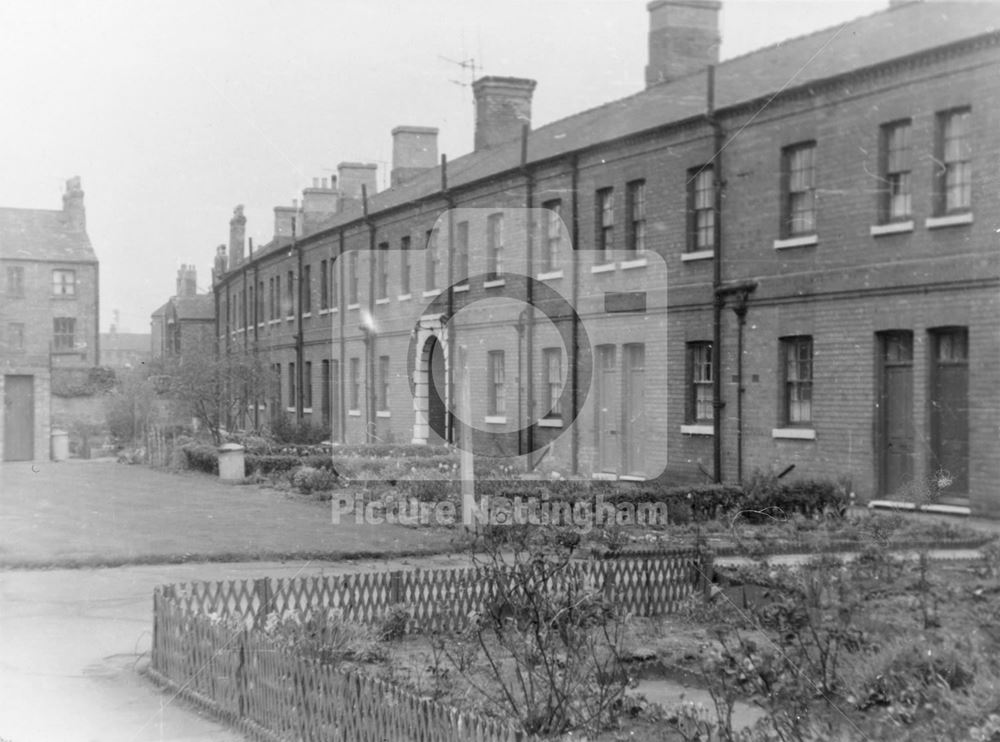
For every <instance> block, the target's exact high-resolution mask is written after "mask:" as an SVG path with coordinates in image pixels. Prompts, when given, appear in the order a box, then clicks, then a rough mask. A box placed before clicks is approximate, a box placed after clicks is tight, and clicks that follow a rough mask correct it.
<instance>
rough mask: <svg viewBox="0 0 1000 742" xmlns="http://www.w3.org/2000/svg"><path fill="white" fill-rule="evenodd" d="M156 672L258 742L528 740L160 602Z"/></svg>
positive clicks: (161, 598)
mask: <svg viewBox="0 0 1000 742" xmlns="http://www.w3.org/2000/svg"><path fill="white" fill-rule="evenodd" d="M154 609H155V625H154V632H153V659H152V665H151V671H152V672H151V674H152V675H153V676H154V677H155V678H156V679H158V680H160V681H162V682H164V683H167V684H169V685H170V686H171V687H172V688H173V689H174V690H175V691H176V692H178V693H179V694H181V695H184V696H186V697H189V698H191V699H192V700H195V701H198V702H199V703H201V705H203V706H205V707H206V708H208V709H209V710H210V711H212V712H214V713H215V714H216V715H217V716H220V717H222V718H224V719H226V720H229V721H231V722H233V723H234V724H235V725H236V726H237V728H239V729H240V730H241V731H243V732H245V733H247V734H250V735H251V736H253V737H255V738H257V739H265V740H296V742H314V741H315V742H320V741H321V740H322V741H323V742H330V741H332V740H337V741H338V742H404V741H411V740H412V741H413V742H529V740H530V738H529V737H528V736H527V735H524V734H523V733H521V732H519V731H517V730H515V729H514V728H513V727H512V726H510V725H508V724H505V723H503V722H500V721H497V720H494V719H490V718H487V717H483V716H480V715H478V714H473V713H469V712H463V711H459V710H458V709H456V708H454V707H452V706H447V705H445V704H442V703H437V702H434V701H431V700H429V699H426V698H420V697H419V696H417V695H415V694H414V693H411V692H409V691H408V690H406V689H404V688H401V687H399V686H397V685H394V684H392V683H387V682H385V681H382V680H379V679H377V678H370V677H366V676H364V675H360V674H357V673H353V672H349V671H344V670H340V669H337V668H336V667H333V666H330V665H322V664H320V663H319V662H316V661H315V660H311V659H307V658H304V657H300V656H297V655H295V654H293V653H291V652H288V651H286V650H283V649H281V648H279V647H277V646H275V645H273V644H271V643H270V642H269V641H268V640H267V639H266V638H264V637H262V636H259V635H257V632H254V631H253V630H251V629H248V628H235V629H234V628H232V627H231V626H227V625H226V624H225V623H224V622H221V621H217V620H215V619H214V618H211V617H208V616H205V615H193V614H191V613H189V612H187V611H186V610H185V609H184V608H182V607H180V606H179V605H177V604H175V603H174V602H173V601H171V600H170V599H169V598H167V597H165V596H164V595H163V593H162V592H159V591H158V592H157V593H156V595H155V596H154Z"/></svg>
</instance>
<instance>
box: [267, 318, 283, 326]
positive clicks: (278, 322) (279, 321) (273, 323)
mask: <svg viewBox="0 0 1000 742" xmlns="http://www.w3.org/2000/svg"><path fill="white" fill-rule="evenodd" d="M267 324H269V325H280V324H281V320H280V319H272V320H270V321H269V322H268V323H267Z"/></svg>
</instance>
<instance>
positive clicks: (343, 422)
mask: <svg viewBox="0 0 1000 742" xmlns="http://www.w3.org/2000/svg"><path fill="white" fill-rule="evenodd" d="M337 237H338V239H337V242H338V246H339V249H340V254H339V255H338V257H337V289H338V291H337V307H338V309H339V310H340V311H338V312H337V318H338V320H339V326H340V332H339V336H340V363H339V364H338V365H339V367H340V368H339V370H340V373H339V376H340V379H339V380H338V383H337V396H338V397H340V404H339V405H337V431H338V432H339V434H340V436H339V440H340V441H341V443H346V442H347V414H346V408H345V407H344V405H345V403H346V402H347V394H346V390H345V389H344V386H345V384H344V378H345V376H346V374H347V363H345V361H347V358H346V355H347V339H346V338H345V337H344V323H345V322H346V318H345V316H344V315H346V314H347V302H346V301H345V300H344V230H343V229H342V228H341V229H340V230H339V231H338V232H337Z"/></svg>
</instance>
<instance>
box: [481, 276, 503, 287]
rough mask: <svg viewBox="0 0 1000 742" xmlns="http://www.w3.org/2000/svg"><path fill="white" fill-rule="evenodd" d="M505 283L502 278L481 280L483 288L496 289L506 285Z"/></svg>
mask: <svg viewBox="0 0 1000 742" xmlns="http://www.w3.org/2000/svg"><path fill="white" fill-rule="evenodd" d="M506 285H507V282H506V281H505V280H504V279H502V278H494V279H493V280H491V281H484V282H483V288H484V289H496V288H500V287H501V286H506Z"/></svg>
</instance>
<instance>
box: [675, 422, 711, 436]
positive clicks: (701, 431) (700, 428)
mask: <svg viewBox="0 0 1000 742" xmlns="http://www.w3.org/2000/svg"><path fill="white" fill-rule="evenodd" d="M681 433H683V434H684V435H715V426H714V425H703V424H700V423H699V424H692V425H681Z"/></svg>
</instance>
